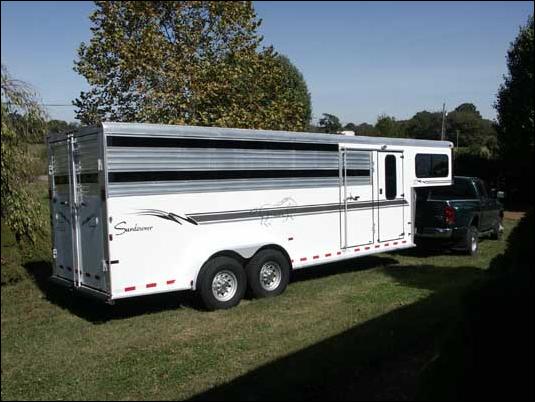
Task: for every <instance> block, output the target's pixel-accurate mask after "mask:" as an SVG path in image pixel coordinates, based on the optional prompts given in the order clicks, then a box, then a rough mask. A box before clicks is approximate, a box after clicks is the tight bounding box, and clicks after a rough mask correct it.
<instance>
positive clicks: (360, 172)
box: [108, 169, 370, 183]
mask: <svg viewBox="0 0 535 402" xmlns="http://www.w3.org/2000/svg"><path fill="white" fill-rule="evenodd" d="M339 175H340V172H339V171H338V169H325V170H320V169H314V170H221V171H218V170H202V171H194V170H191V171H156V172H111V173H108V181H109V182H110V183H118V182H121V183H124V182H143V181H173V180H230V179H278V178H309V177H339ZM347 175H348V176H363V177H368V176H369V175H370V171H369V170H368V169H350V170H347Z"/></svg>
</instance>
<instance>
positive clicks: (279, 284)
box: [245, 249, 290, 298]
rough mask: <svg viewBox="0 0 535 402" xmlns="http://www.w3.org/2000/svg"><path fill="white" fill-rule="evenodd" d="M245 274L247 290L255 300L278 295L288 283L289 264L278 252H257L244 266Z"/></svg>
mask: <svg viewBox="0 0 535 402" xmlns="http://www.w3.org/2000/svg"><path fill="white" fill-rule="evenodd" d="M245 272H246V273H247V283H248V286H249V290H250V291H251V293H252V295H253V296H254V297H256V298H262V297H273V296H277V295H280V294H281V293H282V292H284V290H286V287H287V286H288V282H289V281H290V264H289V263H288V260H287V258H286V256H285V255H284V254H283V253H281V252H280V251H278V250H273V249H265V250H261V251H259V252H258V253H256V254H255V256H254V257H253V258H251V260H250V261H249V263H248V264H247V265H246V267H245Z"/></svg>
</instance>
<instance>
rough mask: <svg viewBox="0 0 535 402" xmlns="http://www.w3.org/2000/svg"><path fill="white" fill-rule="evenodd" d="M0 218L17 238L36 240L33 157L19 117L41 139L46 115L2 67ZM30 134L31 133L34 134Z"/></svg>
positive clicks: (26, 88) (38, 224)
mask: <svg viewBox="0 0 535 402" xmlns="http://www.w3.org/2000/svg"><path fill="white" fill-rule="evenodd" d="M1 107H2V162H1V164H2V209H1V211H2V219H3V220H4V221H5V223H6V224H7V225H8V227H9V228H11V229H12V230H13V232H14V233H15V236H16V238H17V239H18V240H20V239H22V238H29V239H31V240H34V239H35V234H36V231H37V230H38V229H39V228H40V227H41V225H42V222H41V220H40V219H39V214H38V212H37V203H36V201H35V199H33V197H32V196H31V194H30V193H29V192H28V190H27V186H28V183H30V182H31V181H32V179H33V177H32V169H30V167H31V165H32V158H31V156H30V154H29V152H28V147H27V145H26V141H28V139H29V138H28V135H29V134H28V131H25V130H21V128H20V124H19V123H20V121H21V120H20V119H19V118H14V116H22V119H24V120H25V121H28V122H31V123H32V126H33V127H35V128H36V130H37V129H39V130H40V133H39V135H40V137H41V138H43V134H44V131H45V114H44V112H43V110H42V108H41V106H40V105H39V103H38V102H37V100H36V95H35V93H34V91H33V90H32V89H31V88H30V87H29V86H28V85H27V84H25V83H24V82H21V81H18V80H14V79H13V78H11V77H10V75H9V73H8V72H7V69H6V68H5V67H4V66H2V106H1ZM33 134H34V133H32V134H31V135H33Z"/></svg>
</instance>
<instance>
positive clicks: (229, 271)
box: [197, 256, 247, 310]
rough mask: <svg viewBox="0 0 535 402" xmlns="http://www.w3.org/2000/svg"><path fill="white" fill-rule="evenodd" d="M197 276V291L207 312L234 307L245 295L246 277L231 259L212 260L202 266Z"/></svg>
mask: <svg viewBox="0 0 535 402" xmlns="http://www.w3.org/2000/svg"><path fill="white" fill-rule="evenodd" d="M199 275H200V276H199V281H198V283H199V285H198V287H197V289H198V291H199V293H200V296H201V299H202V301H203V302H204V305H205V306H206V308H207V309H208V310H219V309H227V308H231V307H234V306H236V305H238V303H239V302H240V300H241V299H242V298H243V295H244V294H245V289H246V287H247V277H246V275H245V272H244V271H243V267H242V266H241V264H240V263H239V262H238V261H236V260H235V259H233V258H230V257H224V256H221V257H216V258H213V259H211V260H209V261H208V262H206V263H205V264H204V266H203V267H202V269H201V273H200V274H199Z"/></svg>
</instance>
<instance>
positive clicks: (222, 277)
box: [212, 270, 238, 302]
mask: <svg viewBox="0 0 535 402" xmlns="http://www.w3.org/2000/svg"><path fill="white" fill-rule="evenodd" d="M237 290H238V279H237V278H236V275H234V273H233V272H231V271H228V270H223V271H220V272H218V273H217V274H216V276H215V277H214V280H213V281H212V293H213V295H214V297H215V298H216V299H217V300H218V301H220V302H226V301H229V300H230V299H232V298H233V297H234V295H235V294H236V291H237Z"/></svg>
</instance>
